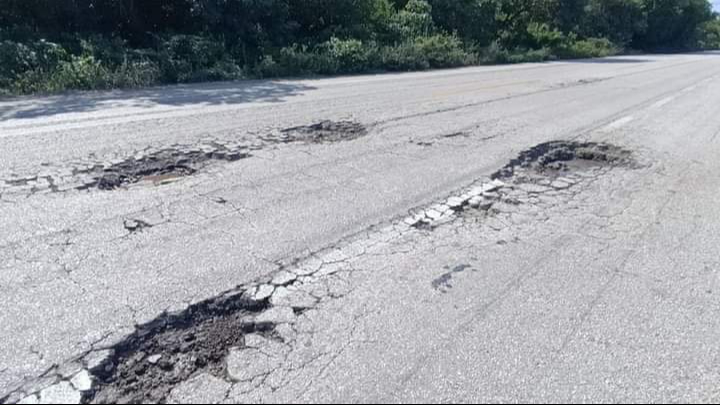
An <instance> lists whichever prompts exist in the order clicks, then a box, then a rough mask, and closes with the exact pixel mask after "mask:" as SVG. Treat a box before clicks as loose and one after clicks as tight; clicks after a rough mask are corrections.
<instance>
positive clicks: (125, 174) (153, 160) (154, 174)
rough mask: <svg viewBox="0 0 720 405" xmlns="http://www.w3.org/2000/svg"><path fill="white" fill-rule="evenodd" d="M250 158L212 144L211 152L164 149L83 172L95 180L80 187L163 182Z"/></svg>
mask: <svg viewBox="0 0 720 405" xmlns="http://www.w3.org/2000/svg"><path fill="white" fill-rule="evenodd" d="M249 156H250V155H249V154H248V153H246V152H244V151H241V150H230V149H227V148H225V147H224V146H222V145H214V147H213V148H212V150H209V149H208V150H202V149H190V150H184V149H164V150H161V151H159V152H155V153H152V154H149V155H146V156H142V157H139V158H130V159H127V160H124V161H122V162H120V163H116V164H113V165H112V166H110V167H108V168H103V167H102V166H96V167H95V168H93V169H90V170H87V171H85V173H90V174H92V175H93V177H94V180H93V181H92V182H90V183H88V184H85V185H83V186H81V187H79V188H80V189H82V190H84V189H90V188H98V189H100V190H114V189H116V188H120V187H123V186H127V185H130V184H133V183H138V182H140V181H152V182H154V183H162V182H166V181H170V180H173V179H176V178H180V177H184V176H189V175H192V174H194V173H195V172H196V171H197V170H198V169H200V168H201V167H203V166H204V165H205V164H206V163H207V162H209V161H212V160H223V161H228V162H233V161H236V160H240V159H243V158H247V157H249ZM78 173H82V172H78ZM76 174H77V173H76Z"/></svg>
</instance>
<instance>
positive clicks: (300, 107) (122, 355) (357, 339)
mask: <svg viewBox="0 0 720 405" xmlns="http://www.w3.org/2000/svg"><path fill="white" fill-rule="evenodd" d="M719 106H720V55H719V54H713V53H706V54H689V55H672V56H642V55H639V56H632V57H618V58H609V59H600V60H586V61H574V62H558V63H548V64H535V65H533V64H530V65H517V66H509V67H481V68H470V69H461V70H449V71H441V72H431V73H411V74H402V75H380V76H358V77H350V78H335V79H322V80H305V81H259V82H247V83H230V84H227V83H223V84H211V85H198V86H178V87H169V88H156V89H148V90H142V91H128V92H112V93H87V94H80V95H77V94H68V95H62V96H54V97H46V98H34V97H32V98H20V99H9V100H2V101H0V230H1V231H0V306H1V307H2V309H3V310H2V311H0V324H1V325H2V328H1V329H0V402H5V403H15V402H23V403H36V402H66V403H80V402H84V403H105V402H125V403H126V402H167V403H186V402H195V403H204V402H209V403H231V402H248V401H259V402H275V401H284V402H304V401H312V402H335V401H340V402H361V401H362V402H376V401H382V402H427V401H433V402H435V401H443V402H451V401H452V402H455V401H458V402H476V401H481V402H487V401H493V402H496V401H508V402H525V401H532V402H551V401H553V402H554V401H562V402H598V401H602V402H626V401H632V402H641V401H653V402H660V401H662V402H707V403H713V402H714V403H717V402H718V401H720V344H718V342H720V317H719V316H718V314H719V313H720V273H719V272H720V255H719V254H718V251H719V250H718V246H720V204H718V201H720V187H718V185H719V184H720V159H718V156H720V107H719Z"/></svg>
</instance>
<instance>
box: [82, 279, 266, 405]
mask: <svg viewBox="0 0 720 405" xmlns="http://www.w3.org/2000/svg"><path fill="white" fill-rule="evenodd" d="M268 305H269V304H268V302H267V301H254V300H252V299H249V298H247V297H246V296H244V295H243V294H242V293H236V294H231V295H226V296H222V297H220V298H214V299H210V300H207V301H204V302H201V303H198V304H195V305H193V306H191V307H189V308H187V309H186V310H184V311H182V312H181V313H178V314H175V315H165V316H162V317H160V318H158V319H156V320H154V321H152V322H151V323H149V324H146V325H143V326H140V327H138V328H137V330H136V331H135V333H133V334H132V335H131V336H129V337H127V338H126V339H125V340H123V341H122V342H120V343H118V344H116V345H115V346H113V348H112V355H111V356H109V357H108V358H107V359H106V360H105V361H104V362H102V363H101V364H100V365H99V366H98V367H96V368H95V369H94V370H90V371H91V372H92V373H93V375H94V377H95V386H94V387H93V389H92V390H91V391H89V392H86V393H85V394H84V397H83V402H84V403H161V402H163V401H164V400H165V399H166V397H167V396H168V394H169V393H170V391H171V390H172V388H173V387H175V386H176V385H177V384H179V383H181V382H183V381H185V380H187V379H188V378H190V377H191V376H192V375H194V374H195V373H197V372H199V371H206V372H209V373H211V374H213V375H215V376H219V377H222V376H224V373H225V366H224V362H223V360H224V359H225V357H226V356H227V355H228V351H229V349H230V348H231V347H243V346H244V342H245V341H244V336H245V335H246V334H250V333H256V334H263V335H266V336H270V335H272V331H273V329H274V325H273V324H270V323H265V324H258V323H255V322H254V320H253V315H254V314H257V313H260V312H262V311H263V310H265V309H267V308H268Z"/></svg>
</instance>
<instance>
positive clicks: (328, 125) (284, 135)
mask: <svg viewBox="0 0 720 405" xmlns="http://www.w3.org/2000/svg"><path fill="white" fill-rule="evenodd" d="M367 134H368V131H367V129H366V128H365V126H363V125H362V124H360V123H357V122H354V121H322V122H319V123H317V124H312V125H302V126H298V127H292V128H286V129H283V130H282V131H280V133H279V134H277V135H274V136H272V137H268V138H266V140H268V141H270V142H276V143H293V142H305V143H331V142H342V141H350V140H353V139H357V138H361V137H363V136H365V135H367Z"/></svg>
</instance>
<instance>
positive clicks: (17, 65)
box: [0, 41, 69, 79]
mask: <svg viewBox="0 0 720 405" xmlns="http://www.w3.org/2000/svg"><path fill="white" fill-rule="evenodd" d="M68 58H69V57H68V54H67V52H65V50H64V49H63V48H62V47H61V46H60V45H58V44H55V43H51V42H46V41H36V42H30V43H27V44H24V43H18V42H13V41H3V42H0V76H3V77H6V78H11V79H12V78H17V77H19V76H21V75H23V74H24V73H26V72H29V71H32V70H44V71H50V70H54V69H55V68H56V67H57V66H58V65H59V64H60V62H61V61H65V60H68Z"/></svg>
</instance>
